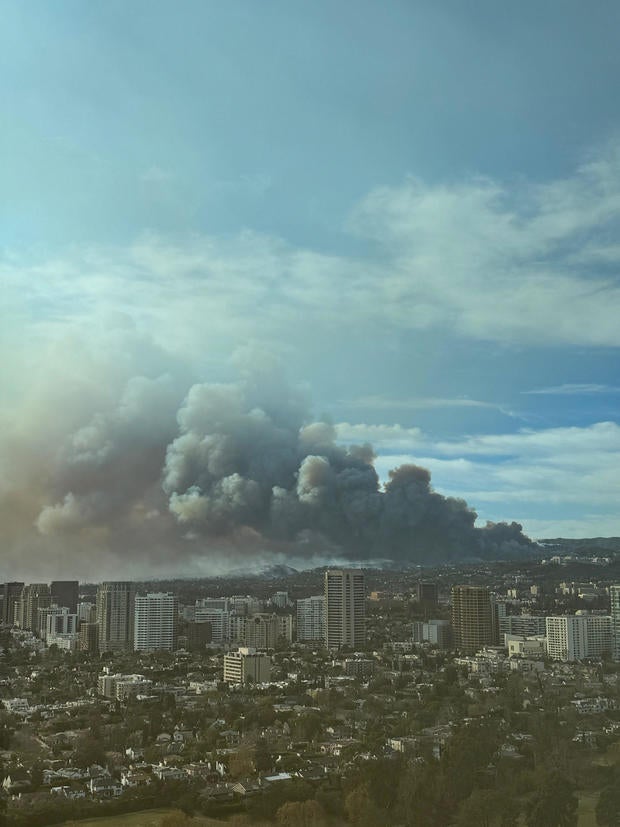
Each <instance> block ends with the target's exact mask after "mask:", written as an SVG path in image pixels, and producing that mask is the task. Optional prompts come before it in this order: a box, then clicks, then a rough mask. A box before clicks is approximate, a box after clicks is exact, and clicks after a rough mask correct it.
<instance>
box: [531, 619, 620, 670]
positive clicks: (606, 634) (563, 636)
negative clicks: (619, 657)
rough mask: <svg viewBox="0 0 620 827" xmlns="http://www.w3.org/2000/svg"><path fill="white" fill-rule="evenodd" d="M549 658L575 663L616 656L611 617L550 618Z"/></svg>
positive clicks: (547, 621)
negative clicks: (613, 651)
mask: <svg viewBox="0 0 620 827" xmlns="http://www.w3.org/2000/svg"><path fill="white" fill-rule="evenodd" d="M546 627H547V654H548V655H549V657H550V658H551V659H552V660H563V661H575V660H583V659H585V658H600V657H602V656H603V655H605V654H607V655H610V654H611V653H612V649H613V644H612V618H611V617H610V616H609V615H589V614H576V615H560V616H558V617H547V618H546Z"/></svg>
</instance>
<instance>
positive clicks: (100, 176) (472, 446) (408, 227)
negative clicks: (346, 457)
mask: <svg viewBox="0 0 620 827" xmlns="http://www.w3.org/2000/svg"><path fill="white" fill-rule="evenodd" d="M0 8H1V11H2V20H3V25H2V33H1V34H0V38H1V40H2V42H1V44H0V46H1V48H0V55H1V56H0V63H1V66H0V71H1V77H2V99H1V103H2V129H1V137H0V141H1V151H2V157H3V159H4V162H3V164H2V165H1V168H0V193H1V198H0V251H1V259H0V278H1V279H2V300H3V302H2V317H3V318H2V325H1V329H0V348H1V349H2V353H1V354H0V356H1V358H0V363H1V367H0V370H1V371H2V373H1V375H0V381H1V383H2V387H3V389H4V390H5V392H4V393H3V399H2V401H1V402H0V409H1V415H2V418H3V421H4V428H3V434H4V437H3V442H4V443H5V444H3V445H1V446H0V451H1V453H0V462H1V463H2V465H1V466H0V467H1V468H2V477H1V479H0V497H2V498H3V500H4V502H3V513H4V514H9V513H10V514H11V515H12V517H11V520H9V521H8V522H9V523H10V525H9V527H8V529H6V528H5V529H4V530H5V538H4V545H5V548H8V549H9V550H11V551H10V554H13V555H19V556H20V559H23V555H24V554H25V553H26V552H25V550H27V549H33V550H36V549H38V548H42V546H41V545H40V544H41V543H43V542H44V541H45V542H46V543H50V542H51V540H50V538H43V539H42V538H41V537H40V536H39V532H38V531H37V527H36V521H37V515H38V514H39V513H40V512H41V509H43V508H45V507H49V506H50V505H53V504H54V503H55V502H57V501H62V500H63V497H66V496H67V494H68V493H70V492H69V491H68V489H67V485H66V482H65V481H64V478H63V473H62V467H61V466H62V461H61V460H60V459H59V455H60V454H62V451H63V450H65V448H66V445H67V444H68V443H70V442H71V440H75V435H76V433H80V429H81V428H83V427H85V426H86V425H88V423H89V422H93V421H94V419H96V417H97V416H99V417H102V416H105V415H106V412H109V411H110V410H111V409H113V408H114V406H116V405H118V404H119V399H121V398H122V397H123V393H124V392H125V390H126V389H127V387H128V383H131V382H132V380H135V378H136V377H147V378H149V379H152V380H157V379H158V378H159V377H161V376H167V377H169V379H170V382H171V387H172V388H173V390H171V394H172V396H173V397H174V398H175V400H177V402H175V404H178V403H179V402H180V400H182V398H183V396H184V394H185V393H186V392H187V389H188V388H189V387H190V386H191V384H193V383H196V382H212V381H217V382H226V381H233V380H234V379H235V377H236V373H235V371H236V370H237V369H238V368H236V367H235V365H238V358H237V357H234V356H233V355H234V354H235V353H238V352H239V348H242V349H244V350H243V352H244V353H248V352H252V353H253V354H254V355H253V356H252V357H251V358H255V355H256V354H263V353H268V354H275V355H276V356H277V357H278V359H279V360H280V362H281V363H282V365H283V366H284V370H285V371H286V373H287V375H288V378H289V381H290V382H291V383H292V384H293V385H300V386H303V387H304V388H306V390H307V393H308V395H309V396H310V397H311V398H312V408H313V412H314V414H315V415H316V416H322V415H325V416H327V417H328V418H329V419H330V420H331V421H332V422H333V423H335V424H336V425H337V431H338V436H339V439H341V440H343V441H347V442H349V441H354V442H355V441H365V440H367V439H370V441H371V442H372V443H373V444H374V445H375V448H376V450H377V452H378V459H377V461H376V467H377V469H378V470H379V471H380V473H381V475H382V477H383V478H385V477H386V475H387V472H388V470H389V468H391V467H393V466H394V465H395V464H400V463H402V462H409V461H415V462H419V463H420V464H423V465H426V466H427V467H428V468H430V469H431V471H432V479H433V484H434V486H435V488H436V489H437V490H438V491H441V492H442V493H444V494H449V495H454V496H460V497H464V498H465V499H466V500H467V501H468V502H469V503H470V505H471V506H472V507H474V508H475V509H476V511H477V512H478V514H479V516H480V520H481V522H484V521H485V520H487V519H489V520H504V519H507V520H513V519H514V520H518V521H519V522H522V523H523V525H524V528H525V530H526V531H528V532H529V533H530V534H531V535H532V536H534V537H543V536H597V535H612V534H614V535H620V517H618V514H617V502H618V496H619V494H620V470H619V469H620V462H619V460H620V456H619V455H620V426H619V424H618V403H619V401H620V375H619V373H620V371H619V368H618V347H619V346H620V323H619V321H618V320H619V319H620V312H619V311H620V278H619V275H620V234H619V229H620V222H619V218H620V96H619V95H618V93H617V89H618V82H619V80H620V52H619V50H618V48H617V32H618V29H619V27H620V6H618V4H617V3H613V2H599V3H596V4H594V5H592V4H590V5H588V6H586V5H585V4H583V3H577V2H554V1H553V0H548V2H544V3H534V2H525V3H521V4H497V3H495V2H484V1H483V0H478V2H473V3H468V4H463V3H458V2H449V1H448V2H444V3H441V4H437V3H431V2H415V0H414V1H413V2H396V0H394V2H390V3H386V4H378V3H367V2H338V0H336V2H334V1H333V0H332V2H313V3H302V2H290V0H289V1H288V2H270V0H265V2H261V3H256V2H235V3H226V4H224V3H215V2H206V1H205V2H190V0H185V2H183V3H172V2H154V1H153V0H149V1H148V2H146V1H144V2H141V1H139V0H134V2H132V3H125V2H113V1H112V0H109V1H108V2H105V3H103V2H89V3H83V2H69V0H60V2H55V3H47V2H35V1H34V0H33V2H30V3H27V4H24V3H21V2H12V0H4V1H3V2H1V3H0ZM63 446H65V448H63ZM59 467H60V469H61V470H59ZM34 478H36V479H37V480H38V482H37V484H34V482H33V479H34ZM134 493H135V492H134ZM135 496H136V502H134V503H133V505H132V508H133V507H137V502H138V500H139V499H140V498H139V497H138V496H137V494H136V495H135ZM91 528H92V531H93V532H94V534H92V535H88V537H89V542H91V541H92V542H95V541H96V542H100V543H101V544H102V548H104V547H106V544H108V545H109V544H110V543H113V542H114V540H113V539H111V536H110V535H109V534H108V533H106V532H107V527H106V526H101V525H98V526H95V527H91ZM93 537H94V538H95V539H93ZM79 541H80V542H82V543H83V542H85V539H84V537H81V538H79ZM54 542H58V543H61V544H65V545H66V546H67V547H69V546H70V545H71V543H77V544H78V545H79V543H78V540H76V539H75V538H73V539H71V538H69V539H67V538H60V539H56V540H55V541H54ZM32 553H33V554H34V553H35V552H34V551H32ZM8 559H13V558H12V557H10V555H9V558H8ZM84 572H85V574H87V573H88V566H85V567H84Z"/></svg>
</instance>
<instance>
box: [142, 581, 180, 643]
mask: <svg viewBox="0 0 620 827" xmlns="http://www.w3.org/2000/svg"><path fill="white" fill-rule="evenodd" d="M178 616H179V604H178V600H177V598H176V596H175V595H174V594H171V593H170V592H167V593H164V592H159V593H154V592H153V593H150V594H146V595H138V596H137V597H136V599H135V614H134V646H133V648H134V650H135V651H136V652H158V651H162V650H164V651H167V652H172V651H174V649H176V638H177V630H178Z"/></svg>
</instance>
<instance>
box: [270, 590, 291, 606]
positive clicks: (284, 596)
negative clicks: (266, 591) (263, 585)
mask: <svg viewBox="0 0 620 827" xmlns="http://www.w3.org/2000/svg"><path fill="white" fill-rule="evenodd" d="M270 603H271V605H272V606H277V608H278V609H286V608H287V607H288V606H290V605H291V601H290V600H289V596H288V592H276V593H275V594H274V595H273V597H272V598H271V600H270Z"/></svg>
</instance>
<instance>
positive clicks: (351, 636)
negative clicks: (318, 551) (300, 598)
mask: <svg viewBox="0 0 620 827" xmlns="http://www.w3.org/2000/svg"><path fill="white" fill-rule="evenodd" d="M324 597H325V643H326V645H327V648H328V649H339V648H340V647H341V646H348V647H350V648H352V649H361V648H363V647H364V646H365V645H366V584H365V580H364V573H363V572H362V571H361V570H360V569H329V570H328V571H326V572H325V594H324Z"/></svg>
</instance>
